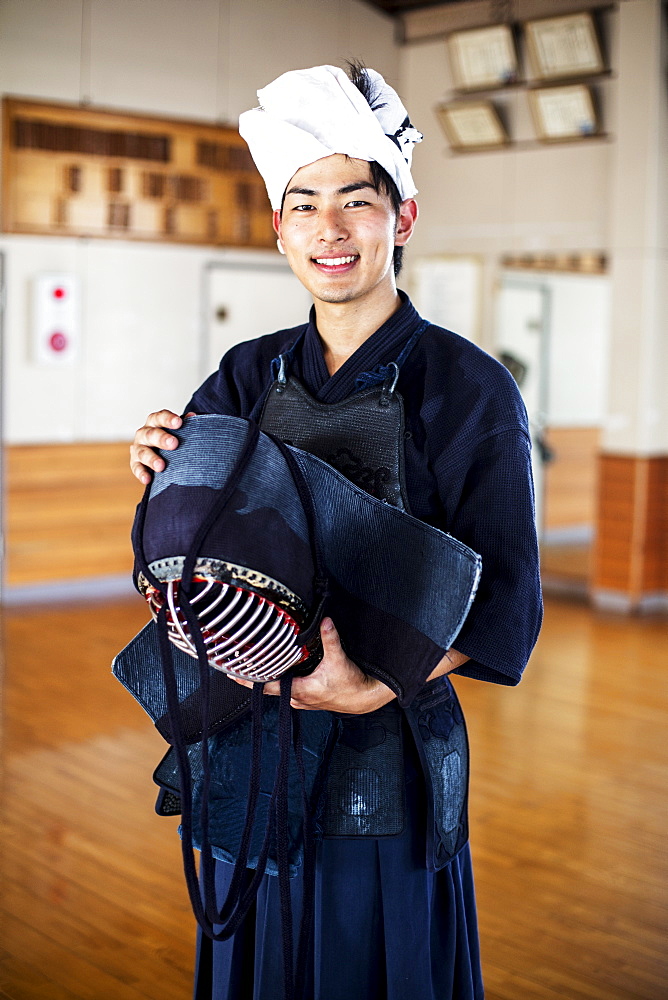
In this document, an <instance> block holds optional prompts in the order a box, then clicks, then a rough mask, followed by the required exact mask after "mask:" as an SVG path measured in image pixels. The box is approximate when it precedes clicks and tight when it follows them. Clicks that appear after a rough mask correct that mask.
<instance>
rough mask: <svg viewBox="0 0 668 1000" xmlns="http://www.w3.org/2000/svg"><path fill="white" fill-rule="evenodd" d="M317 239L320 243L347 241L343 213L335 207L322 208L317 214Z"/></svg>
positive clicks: (347, 234)
mask: <svg viewBox="0 0 668 1000" xmlns="http://www.w3.org/2000/svg"><path fill="white" fill-rule="evenodd" d="M318 223H319V227H318V239H319V240H320V241H321V243H340V242H343V241H344V240H347V239H348V236H349V233H348V229H347V227H346V222H345V218H344V216H343V213H342V212H341V211H340V210H339V209H338V208H335V207H331V208H323V209H321V210H320V212H319V213H318Z"/></svg>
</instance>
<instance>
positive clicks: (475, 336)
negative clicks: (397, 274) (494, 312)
mask: <svg viewBox="0 0 668 1000" xmlns="http://www.w3.org/2000/svg"><path fill="white" fill-rule="evenodd" d="M481 280H482V276H481V265H480V262H479V261H478V260H477V259H476V258H474V257H422V258H418V259H417V260H416V261H415V262H414V264H413V268H412V299H413V303H414V305H415V308H416V309H417V310H418V312H419V313H420V314H421V315H422V316H424V317H425V319H429V320H431V322H432V323H436V324H437V325H438V326H442V327H445V329H446V330H453V331H454V332H455V333H458V334H460V335H461V336H462V337H466V338H467V339H468V340H472V341H473V342H474V343H478V342H479V338H480V294H481Z"/></svg>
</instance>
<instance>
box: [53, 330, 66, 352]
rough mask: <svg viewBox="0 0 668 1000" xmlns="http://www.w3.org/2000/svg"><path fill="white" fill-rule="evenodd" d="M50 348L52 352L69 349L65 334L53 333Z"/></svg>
mask: <svg viewBox="0 0 668 1000" xmlns="http://www.w3.org/2000/svg"><path fill="white" fill-rule="evenodd" d="M49 346H50V347H51V350H52V351H64V350H65V348H66V347H67V337H66V336H65V334H64V333H61V332H60V331H59V330H57V331H56V333H52V334H51V336H50V338H49Z"/></svg>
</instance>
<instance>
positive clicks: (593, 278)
mask: <svg viewBox="0 0 668 1000" xmlns="http://www.w3.org/2000/svg"><path fill="white" fill-rule="evenodd" d="M495 324H496V329H495V345H496V352H497V355H498V356H499V357H500V358H501V360H502V361H504V363H505V364H506V365H507V367H508V368H509V369H510V370H511V372H512V373H513V374H514V375H515V377H516V379H517V381H518V384H519V387H520V391H521V392H522V395H523V397H524V400H525V403H526V406H527V411H528V414H529V420H530V424H531V431H532V439H533V454H534V476H535V482H536V497H537V520H538V529H539V537H540V544H541V562H542V574H543V583H544V586H545V588H546V589H547V590H553V591H555V590H556V591H561V592H564V593H571V594H573V595H582V596H584V595H586V594H587V592H588V588H589V582H590V578H591V572H592V557H593V546H594V540H595V533H596V507H597V489H598V481H597V466H598V452H599V444H600V435H601V428H602V425H603V421H604V417H605V411H606V390H607V377H608V341H609V330H610V288H609V280H608V277H607V275H606V274H605V273H603V269H602V268H599V269H598V273H582V272H576V271H573V272H565V271H549V270H540V271H539V270H529V269H527V270H521V269H519V268H504V269H503V270H502V272H501V277H500V282H499V286H498V298H497V303H496V312H495Z"/></svg>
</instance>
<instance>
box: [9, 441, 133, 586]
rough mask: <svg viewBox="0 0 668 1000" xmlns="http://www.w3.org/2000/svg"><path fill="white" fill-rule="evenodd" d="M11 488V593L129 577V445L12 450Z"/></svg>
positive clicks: (89, 445) (90, 445)
mask: <svg viewBox="0 0 668 1000" xmlns="http://www.w3.org/2000/svg"><path fill="white" fill-rule="evenodd" d="M6 489H7V509H6V546H7V559H6V576H5V582H6V583H7V584H8V585H9V586H12V585H28V584H40V583H48V582H51V581H56V580H75V579H85V578H88V577H96V576H115V575H118V574H123V573H128V574H130V573H131V571H132V561H133V560H132V549H131V545H130V529H131V526H132V519H133V516H134V510H135V506H136V504H137V502H138V501H139V499H140V497H141V492H142V488H141V486H140V485H139V483H138V482H137V481H136V480H135V479H134V478H133V476H132V475H131V473H130V469H129V466H128V445H127V443H125V442H112V443H109V442H104V443H95V444H89V443H87V444H64V445H14V446H10V447H8V448H7V449H6Z"/></svg>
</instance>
